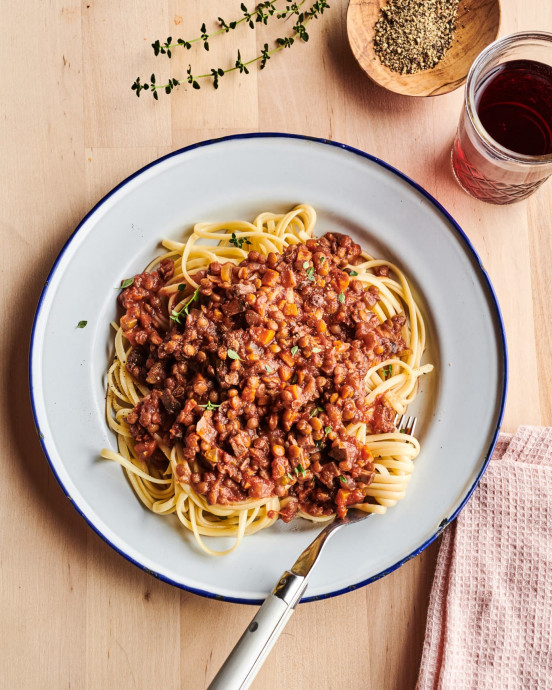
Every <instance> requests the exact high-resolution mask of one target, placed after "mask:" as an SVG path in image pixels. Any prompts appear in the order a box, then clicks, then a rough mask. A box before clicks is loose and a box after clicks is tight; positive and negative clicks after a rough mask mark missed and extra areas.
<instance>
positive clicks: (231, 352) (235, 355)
mask: <svg viewBox="0 0 552 690" xmlns="http://www.w3.org/2000/svg"><path fill="white" fill-rule="evenodd" d="M228 357H230V359H238V360H239V361H240V362H241V357H240V356H239V355H238V353H237V352H236V351H235V350H228Z"/></svg>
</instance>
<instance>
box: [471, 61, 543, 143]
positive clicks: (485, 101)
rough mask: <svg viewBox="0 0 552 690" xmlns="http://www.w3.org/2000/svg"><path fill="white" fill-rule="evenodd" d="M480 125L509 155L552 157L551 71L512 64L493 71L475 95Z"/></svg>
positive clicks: (536, 64)
mask: <svg viewBox="0 0 552 690" xmlns="http://www.w3.org/2000/svg"><path fill="white" fill-rule="evenodd" d="M476 108H477V114H478V115H479V119H480V120H481V124H482V125H483V127H484V128H485V129H486V131H487V132H488V133H489V134H490V136H491V137H492V138H493V139H494V140H495V141H497V142H498V143H499V144H501V145H502V146H504V148H507V149H508V150H510V151H514V152H516V153H521V154H524V155H527V156H543V155H548V154H551V153H552V67H551V66H549V65H545V64H544V63H542V62H535V61H533V60H512V61H510V62H505V63H503V64H502V65H499V66H498V67H496V68H495V69H493V70H491V71H490V72H489V74H488V75H487V76H486V77H485V80H484V81H483V83H482V84H481V85H480V87H479V89H478V93H477V94H476Z"/></svg>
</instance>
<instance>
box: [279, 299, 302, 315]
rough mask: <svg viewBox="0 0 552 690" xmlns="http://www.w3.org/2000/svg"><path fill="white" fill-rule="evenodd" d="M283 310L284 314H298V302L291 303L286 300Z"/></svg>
mask: <svg viewBox="0 0 552 690" xmlns="http://www.w3.org/2000/svg"><path fill="white" fill-rule="evenodd" d="M282 312H283V314H284V316H297V314H298V313H299V310H298V309H297V305H296V304H291V303H290V302H286V304H285V305H284V308H283V309H282Z"/></svg>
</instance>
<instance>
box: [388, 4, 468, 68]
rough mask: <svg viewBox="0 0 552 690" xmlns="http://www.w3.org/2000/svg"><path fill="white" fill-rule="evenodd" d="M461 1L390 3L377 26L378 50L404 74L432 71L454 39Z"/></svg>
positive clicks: (391, 66) (389, 64) (391, 65)
mask: <svg viewBox="0 0 552 690" xmlns="http://www.w3.org/2000/svg"><path fill="white" fill-rule="evenodd" d="M458 2H459V0H390V2H389V4H388V5H386V6H385V7H382V9H381V10H380V17H379V19H378V21H377V24H376V31H375V38H374V49H375V52H376V55H377V56H378V57H379V59H380V60H381V62H382V63H383V64H384V65H386V66H387V67H389V69H391V70H393V72H400V73H401V74H414V73H415V72H421V71H423V70H426V69H431V68H432V67H435V65H436V64H437V63H438V62H440V61H441V60H442V59H443V56H444V55H445V53H446V52H447V50H448V49H449V47H450V44H451V43H452V39H453V38H454V32H455V29H456V26H455V23H456V13H457V10H458Z"/></svg>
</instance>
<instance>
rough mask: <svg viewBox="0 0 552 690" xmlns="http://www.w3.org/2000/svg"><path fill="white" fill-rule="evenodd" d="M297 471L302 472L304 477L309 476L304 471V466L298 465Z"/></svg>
mask: <svg viewBox="0 0 552 690" xmlns="http://www.w3.org/2000/svg"><path fill="white" fill-rule="evenodd" d="M297 470H299V472H301V474H302V475H303V477H304V476H305V475H306V474H307V473H306V472H305V470H304V469H303V466H302V465H301V464H299V465H297V467H296V468H295V471H296V472H297Z"/></svg>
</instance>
